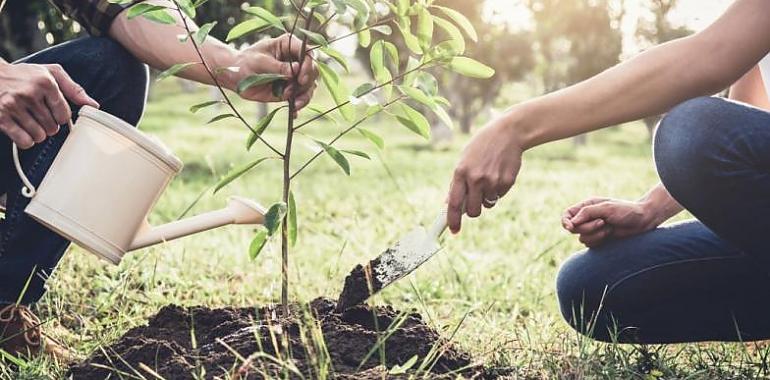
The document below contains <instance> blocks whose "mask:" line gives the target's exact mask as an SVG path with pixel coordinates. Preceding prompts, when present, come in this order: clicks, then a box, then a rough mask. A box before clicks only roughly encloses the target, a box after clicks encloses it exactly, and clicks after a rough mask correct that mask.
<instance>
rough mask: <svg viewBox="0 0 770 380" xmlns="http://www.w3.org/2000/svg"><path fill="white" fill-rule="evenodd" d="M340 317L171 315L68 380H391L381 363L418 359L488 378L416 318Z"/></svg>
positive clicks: (361, 311)
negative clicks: (323, 371) (324, 376)
mask: <svg viewBox="0 0 770 380" xmlns="http://www.w3.org/2000/svg"><path fill="white" fill-rule="evenodd" d="M335 308H336V304H335V302H334V301H331V300H328V299H317V300H315V301H313V302H311V303H310V304H309V305H305V306H304V307H299V306H294V308H293V309H294V310H293V312H292V317H291V318H282V317H276V314H278V312H277V311H276V310H275V309H274V308H271V307H264V308H260V309H249V308H244V309H233V308H228V309H209V308H205V307H192V308H182V307H178V306H167V307H164V308H163V309H161V310H160V312H159V313H158V314H157V315H155V316H154V317H152V318H151V319H150V321H149V323H148V325H147V326H141V327H136V328H134V329H131V330H130V331H128V333H126V334H125V335H124V336H123V337H122V338H121V339H120V340H118V342H116V343H115V344H113V345H112V346H109V347H104V348H103V349H101V350H98V351H97V352H95V353H94V354H93V355H92V356H91V357H90V358H88V359H87V360H86V361H84V362H82V363H80V364H77V365H75V366H74V367H72V368H71V369H70V375H72V377H73V378H74V379H104V378H106V377H107V376H108V375H110V374H112V375H113V376H112V377H113V378H120V377H131V378H133V377H139V376H138V374H141V375H142V376H144V377H146V378H153V377H156V376H155V374H152V372H155V373H156V374H157V375H160V376H162V377H163V378H166V379H189V378H192V377H193V374H204V376H203V377H205V378H208V379H217V378H222V379H224V378H234V379H263V378H291V379H297V378H302V377H304V378H306V379H315V378H319V377H320V375H319V373H318V372H319V368H328V369H329V370H328V372H330V373H332V378H336V379H368V378H371V379H382V378H383V374H384V373H385V374H386V373H387V372H388V370H387V369H385V367H383V363H384V364H385V366H386V367H387V368H390V369H392V368H394V367H395V366H404V365H405V363H408V362H410V359H411V361H412V362H414V359H413V358H414V357H417V358H418V359H417V364H415V365H414V366H412V367H411V368H412V370H416V369H418V368H419V367H421V366H422V367H424V368H423V370H427V372H429V373H431V374H433V375H435V376H434V377H435V378H444V377H445V378H448V379H454V378H455V377H456V376H457V374H458V373H461V374H463V375H464V376H465V377H468V378H483V377H488V376H485V374H484V373H483V371H482V370H481V369H480V368H478V367H473V366H472V363H471V358H470V356H469V355H468V354H467V353H464V352H462V351H460V350H459V349H458V348H457V347H456V346H455V345H453V344H451V343H450V342H447V341H446V340H445V339H443V338H442V337H441V336H440V335H439V333H438V332H436V331H435V330H433V329H431V328H430V327H429V326H428V325H426V324H425V322H424V321H423V320H422V318H421V317H420V315H419V314H415V313H406V314H405V313H399V312H397V311H395V310H393V309H392V308H390V307H376V308H375V307H369V306H357V307H354V308H352V309H349V310H347V311H345V312H342V313H339V312H337V311H335ZM321 335H322V336H323V339H321V338H320V337H321ZM383 341H384V342H385V343H384V344H382V342H383ZM320 342H324V343H325V344H320ZM377 347H380V348H383V349H382V350H377V349H376V348H377ZM423 363H430V364H429V365H424V366H423ZM300 373H301V374H302V375H301V376H300V375H299V374H300ZM121 375H122V376H121ZM387 378H389V379H400V378H406V377H402V376H401V375H388V376H387Z"/></svg>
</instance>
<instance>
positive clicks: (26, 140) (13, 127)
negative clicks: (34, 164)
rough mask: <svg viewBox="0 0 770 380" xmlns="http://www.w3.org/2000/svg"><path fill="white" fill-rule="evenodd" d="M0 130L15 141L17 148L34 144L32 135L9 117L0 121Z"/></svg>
mask: <svg viewBox="0 0 770 380" xmlns="http://www.w3.org/2000/svg"><path fill="white" fill-rule="evenodd" d="M0 130H2V131H3V133H5V134H6V136H8V138H10V139H11V140H12V141H13V142H14V143H16V145H17V146H18V147H19V149H22V150H23V149H29V148H32V147H33V146H34V145H35V141H33V140H32V137H31V136H30V135H29V134H27V132H26V131H24V130H23V129H21V127H19V125H18V124H16V123H15V122H14V121H13V120H11V119H10V118H7V119H3V120H2V121H0Z"/></svg>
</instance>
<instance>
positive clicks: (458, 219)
mask: <svg viewBox="0 0 770 380" xmlns="http://www.w3.org/2000/svg"><path fill="white" fill-rule="evenodd" d="M465 194H466V185H465V177H463V176H462V175H459V174H455V176H454V179H453V180H452V185H451V186H450V188H449V198H448V199H447V203H448V206H447V224H448V225H449V230H450V231H452V233H454V234H456V233H459V232H460V228H461V227H462V216H463V213H464V212H465V210H464V207H463V206H464V204H465Z"/></svg>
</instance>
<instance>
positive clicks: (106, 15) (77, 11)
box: [49, 0, 142, 36]
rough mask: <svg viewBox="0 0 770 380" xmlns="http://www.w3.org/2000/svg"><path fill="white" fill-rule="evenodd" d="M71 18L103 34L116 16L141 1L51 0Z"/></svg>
mask: <svg viewBox="0 0 770 380" xmlns="http://www.w3.org/2000/svg"><path fill="white" fill-rule="evenodd" d="M49 1H50V2H51V3H52V4H53V5H55V6H56V7H57V8H59V10H61V11H62V13H64V14H65V15H67V16H68V17H69V18H71V19H73V20H75V21H77V22H78V23H79V24H80V25H81V26H83V28H85V29H86V30H87V31H88V33H89V34H91V35H93V36H103V35H106V34H107V31H109V29H110V25H112V21H113V20H115V17H117V16H118V14H120V12H122V11H124V10H125V9H126V8H128V7H130V6H132V5H134V4H136V3H139V2H141V1H142V0H133V1H125V2H110V1H108V0H49Z"/></svg>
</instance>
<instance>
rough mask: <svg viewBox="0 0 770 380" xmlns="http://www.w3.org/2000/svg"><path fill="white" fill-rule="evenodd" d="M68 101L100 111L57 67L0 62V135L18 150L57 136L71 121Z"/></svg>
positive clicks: (80, 88)
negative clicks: (60, 127)
mask: <svg viewBox="0 0 770 380" xmlns="http://www.w3.org/2000/svg"><path fill="white" fill-rule="evenodd" d="M67 100H69V101H71V102H72V103H74V104H76V105H80V106H83V105H89V106H92V107H97V108H98V107H99V103H97V102H96V101H95V100H93V99H92V98H91V97H90V96H88V94H86V92H85V90H84V89H83V87H81V86H80V85H78V84H77V83H75V81H73V80H72V78H70V76H69V75H67V73H66V72H65V71H64V69H62V67H61V66H59V65H35V64H24V63H20V64H9V63H5V62H3V61H2V60H0V131H1V132H3V133H4V134H5V135H6V136H8V137H9V138H10V139H11V140H13V142H15V143H16V145H18V146H19V148H21V149H29V148H31V147H32V146H34V145H35V144H38V143H41V142H43V141H44V140H45V139H46V138H47V137H49V136H53V135H55V134H56V133H58V132H59V126H60V125H63V124H66V123H67V121H69V120H70V118H71V117H72V111H71V110H70V106H69V104H68V103H67Z"/></svg>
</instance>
